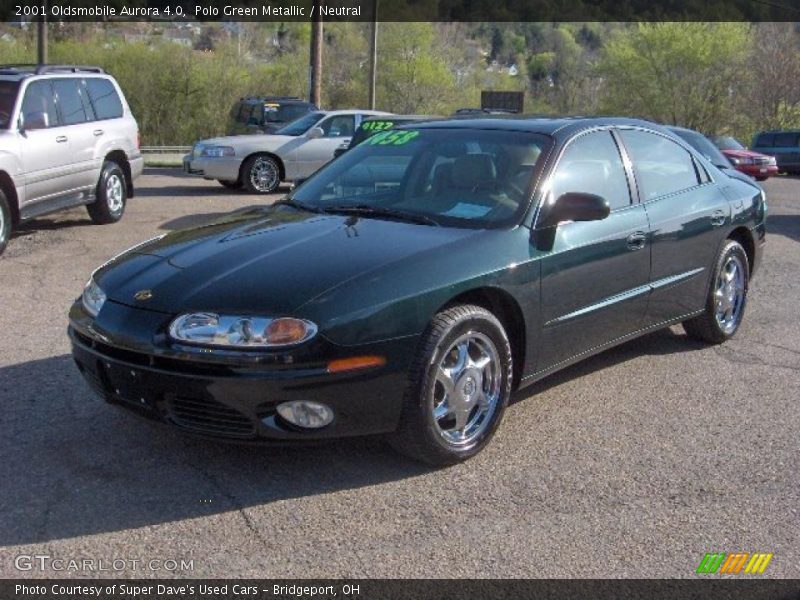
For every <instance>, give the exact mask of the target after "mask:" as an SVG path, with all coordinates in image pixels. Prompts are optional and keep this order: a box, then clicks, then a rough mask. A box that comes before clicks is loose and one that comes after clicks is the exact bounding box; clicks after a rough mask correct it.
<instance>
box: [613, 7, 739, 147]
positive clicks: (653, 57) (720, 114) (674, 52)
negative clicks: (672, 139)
mask: <svg viewBox="0 0 800 600" xmlns="http://www.w3.org/2000/svg"><path fill="white" fill-rule="evenodd" d="M750 45H751V35H750V30H749V26H748V25H747V24H745V23H643V24H639V25H637V26H635V27H633V28H629V29H624V30H621V31H618V32H617V33H616V34H615V35H613V36H612V37H611V40H610V41H609V42H608V43H607V44H606V46H605V51H604V53H603V56H602V60H601V62H600V64H599V66H598V73H599V74H600V75H601V76H602V77H603V78H604V93H603V99H602V108H603V110H605V111H608V112H611V113H616V114H628V115H635V116H641V117H647V118H651V119H654V120H656V121H660V122H664V123H670V124H675V125H683V126H686V127H691V128H694V129H699V130H701V131H708V132H712V131H717V130H719V129H720V128H722V127H724V126H725V125H726V124H728V123H730V122H731V121H732V120H733V118H734V116H735V114H736V112H737V110H738V108H737V101H738V100H739V98H740V94H741V91H742V88H743V86H742V79H743V78H744V77H746V76H747V73H748V69H746V68H744V63H745V61H746V59H747V57H748V55H749V51H750Z"/></svg>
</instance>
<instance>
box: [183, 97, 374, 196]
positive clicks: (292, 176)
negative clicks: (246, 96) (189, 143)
mask: <svg viewBox="0 0 800 600" xmlns="http://www.w3.org/2000/svg"><path fill="white" fill-rule="evenodd" d="M386 114H389V113H383V112H379V111H375V110H330V111H324V110H319V111H315V112H312V113H308V114H307V115H305V116H304V117H300V118H299V119H297V120H295V121H293V122H292V123H289V124H288V125H286V126H285V127H282V128H281V129H279V130H278V131H276V132H275V133H274V134H269V135H240V136H228V137H219V138H214V139H210V140H202V141H199V142H197V143H196V144H195V145H194V146H193V147H192V152H191V153H190V154H187V155H186V156H185V157H184V158H183V168H184V170H185V171H186V172H187V173H192V174H195V175H202V176H203V177H205V178H206V179H216V180H217V181H219V182H220V183H221V184H222V185H224V186H225V187H228V188H233V189H237V188H241V187H244V188H245V189H246V190H247V191H249V192H250V193H253V194H269V193H271V192H274V191H275V190H276V189H277V188H278V186H279V185H280V183H281V181H295V180H297V179H305V178H306V177H308V176H309V175H311V174H312V173H313V172H314V171H316V170H317V169H319V168H320V167H321V166H322V165H324V164H325V163H327V162H328V161H329V160H331V159H332V158H333V153H334V151H335V150H336V148H337V147H339V146H341V145H342V144H343V143H345V142H349V141H350V138H351V137H352V136H353V132H354V131H355V130H356V128H357V127H358V126H359V125H360V124H361V120H362V119H364V118H366V117H369V116H374V115H386Z"/></svg>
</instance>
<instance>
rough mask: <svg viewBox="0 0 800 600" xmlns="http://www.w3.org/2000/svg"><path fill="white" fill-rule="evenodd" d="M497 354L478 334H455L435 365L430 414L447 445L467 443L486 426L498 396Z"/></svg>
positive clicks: (499, 385)
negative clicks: (456, 335) (455, 337)
mask: <svg viewBox="0 0 800 600" xmlns="http://www.w3.org/2000/svg"><path fill="white" fill-rule="evenodd" d="M501 381H502V370H501V366H500V355H499V353H498V352H497V348H496V347H495V345H494V343H493V342H492V340H490V339H489V338H488V337H487V336H485V335H484V334H482V333H477V332H469V333H467V334H464V335H462V336H461V337H459V338H458V339H457V340H456V341H455V342H453V344H452V345H451V346H450V348H449V349H448V350H447V352H445V353H444V354H443V356H442V358H441V360H440V361H439V364H438V366H437V367H436V378H435V382H434V385H433V388H432V392H431V394H432V407H433V408H432V416H433V422H434V424H435V425H436V428H437V430H438V432H439V434H440V435H441V436H442V438H444V440H445V441H446V442H448V443H449V444H451V445H456V446H463V445H467V444H469V443H470V442H472V441H473V440H475V439H476V438H477V437H478V436H480V435H481V434H482V433H483V432H484V431H486V429H487V427H488V426H489V424H490V422H491V420H492V417H493V415H494V413H495V411H496V409H497V405H498V402H499V399H500V389H501Z"/></svg>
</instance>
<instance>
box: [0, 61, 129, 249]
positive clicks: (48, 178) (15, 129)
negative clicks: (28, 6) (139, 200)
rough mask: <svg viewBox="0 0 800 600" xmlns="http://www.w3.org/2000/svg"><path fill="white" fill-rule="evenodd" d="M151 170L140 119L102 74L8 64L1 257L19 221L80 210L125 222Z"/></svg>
mask: <svg viewBox="0 0 800 600" xmlns="http://www.w3.org/2000/svg"><path fill="white" fill-rule="evenodd" d="M143 166H144V160H143V159H142V155H141V153H140V152H139V128H138V126H137V124H136V120H135V119H134V118H133V114H131V111H130V108H129V107H128V103H127V102H126V101H125V96H124V95H123V94H122V90H121V89H120V88H119V85H117V82H116V81H114V78H113V77H111V76H110V75H108V74H106V73H104V72H103V70H102V69H100V68H98V67H79V66H71V65H45V66H41V65H40V66H36V65H7V66H0V253H2V252H3V250H4V249H5V247H6V244H7V243H8V239H9V237H10V235H11V230H12V228H13V227H15V226H17V225H18V224H19V223H21V222H23V221H26V220H28V219H32V218H34V217H39V216H42V215H46V214H48V213H52V212H56V211H60V210H63V209H66V208H71V207H73V206H80V205H86V208H87V210H88V211H89V216H90V217H91V219H92V221H94V222H95V223H114V222H116V221H119V219H121V218H122V214H123V213H124V212H125V203H126V202H127V200H128V198H131V197H132V196H133V181H134V179H136V177H138V176H139V175H140V174H141V172H142V169H143Z"/></svg>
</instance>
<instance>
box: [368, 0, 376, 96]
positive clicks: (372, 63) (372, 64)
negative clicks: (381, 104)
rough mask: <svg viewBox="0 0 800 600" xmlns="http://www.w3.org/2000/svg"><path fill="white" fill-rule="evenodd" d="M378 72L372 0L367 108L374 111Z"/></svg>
mask: <svg viewBox="0 0 800 600" xmlns="http://www.w3.org/2000/svg"><path fill="white" fill-rule="evenodd" d="M377 70H378V0H372V26H371V28H370V37H369V107H370V109H372V110H375V77H376V72H377Z"/></svg>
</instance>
